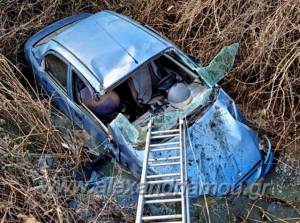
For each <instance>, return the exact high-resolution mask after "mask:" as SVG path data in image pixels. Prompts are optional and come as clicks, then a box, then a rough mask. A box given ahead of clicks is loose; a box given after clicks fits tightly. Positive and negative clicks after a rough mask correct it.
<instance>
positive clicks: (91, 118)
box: [68, 67, 110, 146]
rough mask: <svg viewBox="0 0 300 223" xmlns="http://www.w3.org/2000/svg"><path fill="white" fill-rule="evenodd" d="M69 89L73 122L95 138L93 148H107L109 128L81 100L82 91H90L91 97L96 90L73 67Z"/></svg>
mask: <svg viewBox="0 0 300 223" xmlns="http://www.w3.org/2000/svg"><path fill="white" fill-rule="evenodd" d="M68 88H69V91H68V92H69V97H70V98H71V99H72V103H71V104H70V108H71V113H72V120H73V121H74V122H75V123H76V124H77V125H78V126H79V127H80V128H83V129H85V130H86V131H87V132H88V133H89V135H90V136H92V137H93V146H95V143H96V144H98V145H102V146H106V145H107V142H109V139H110V137H109V132H108V129H107V127H106V126H105V125H104V124H103V123H102V121H101V120H100V119H99V118H98V117H97V116H96V115H95V114H94V113H93V112H92V111H91V110H90V109H89V108H88V107H87V106H86V105H85V104H84V102H83V101H82V100H81V99H80V89H82V88H86V89H88V91H90V94H91V95H94V90H93V88H92V87H91V85H90V84H89V82H88V81H87V80H86V79H85V78H84V76H83V75H81V74H80V73H79V72H78V71H77V70H76V69H75V68H73V67H71V69H70V82H69V85H68Z"/></svg>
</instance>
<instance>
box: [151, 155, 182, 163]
mask: <svg viewBox="0 0 300 223" xmlns="http://www.w3.org/2000/svg"><path fill="white" fill-rule="evenodd" d="M178 159H180V156H171V157H166V158H157V159H149V162H155V161H166V160H178Z"/></svg>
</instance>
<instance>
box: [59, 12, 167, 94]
mask: <svg viewBox="0 0 300 223" xmlns="http://www.w3.org/2000/svg"><path fill="white" fill-rule="evenodd" d="M54 41H56V42H58V43H59V44H60V45H62V46H64V47H65V48H66V49H68V50H69V51H70V52H71V53H72V54H73V55H76V57H77V58H78V59H79V60H80V61H81V62H82V63H83V64H85V65H86V66H87V68H88V69H89V70H90V71H91V72H92V73H93V74H94V75H95V76H96V77H97V78H98V79H99V81H101V82H102V85H103V88H104V89H106V88H108V87H110V86H111V85H113V84H115V83H116V82H117V81H119V80H121V79H123V78H124V77H126V75H127V74H130V73H131V72H132V71H133V70H135V69H136V68H137V67H139V66H140V65H141V64H142V63H144V62H145V61H147V60H148V59H150V58H151V57H153V56H154V55H157V54H158V53H160V52H162V51H164V50H165V49H167V48H169V47H171V46H172V45H171V44H170V43H168V42H166V41H164V40H163V38H160V37H159V36H156V35H155V34H154V33H153V32H148V30H147V28H144V27H142V26H140V25H138V24H137V23H135V22H134V21H132V20H130V19H129V18H127V17H125V16H121V15H119V14H116V13H113V12H110V11H102V12H99V13H96V14H94V15H91V16H89V17H88V18H86V19H83V20H81V21H80V22H78V23H76V24H75V25H74V26H72V27H70V28H68V29H67V30H65V31H63V32H62V33H60V34H59V35H57V36H56V37H55V38H54Z"/></svg>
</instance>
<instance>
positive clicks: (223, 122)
mask: <svg viewBox="0 0 300 223" xmlns="http://www.w3.org/2000/svg"><path fill="white" fill-rule="evenodd" d="M237 48H238V45H237V44H233V45H230V46H227V47H224V48H223V50H221V52H220V53H219V54H218V55H217V56H216V57H215V58H214V59H213V60H212V61H211V63H210V64H209V65H208V66H206V67H202V66H200V65H198V64H197V63H196V62H194V61H193V60H192V59H191V58H190V57H189V56H187V55H186V54H184V53H183V52H182V51H181V50H180V49H178V48H177V47H176V46H175V45H174V44H173V43H171V42H170V41H169V40H167V39H166V38H164V37H163V36H161V35H160V34H159V33H158V32H156V31H155V30H153V29H152V28H150V27H148V26H144V25H142V24H140V23H137V22H135V21H133V20H131V19H129V18H127V17H125V16H123V15H120V14H117V13H114V12H110V11H102V12H99V13H96V14H89V13H82V14H79V15H74V16H70V17H67V18H65V19H62V20H59V21H57V22H55V23H53V24H51V25H49V26H47V27H45V28H44V29H42V30H41V31H40V32H38V33H36V34H35V35H33V36H32V37H31V38H30V39H29V40H28V41H27V42H26V44H25V49H24V51H25V58H26V61H27V63H28V64H29V65H30V66H31V68H32V70H33V72H34V74H35V78H36V81H37V83H38V84H39V86H40V87H41V88H42V90H43V91H44V92H45V93H46V94H47V95H49V96H50V97H51V100H52V102H53V104H54V105H55V106H56V107H57V108H58V109H60V110H61V111H62V112H63V113H65V114H66V115H67V116H68V117H70V119H71V120H73V121H74V122H75V123H76V124H77V125H78V126H79V127H80V128H83V129H85V130H86V131H87V132H88V133H89V134H90V135H91V136H92V137H93V138H94V139H96V140H97V141H98V142H99V146H101V147H105V148H106V149H108V150H110V151H111V153H112V154H113V156H114V158H115V159H116V160H117V161H118V162H119V163H120V164H121V165H122V166H123V167H124V168H126V169H128V170H130V171H131V172H132V174H133V175H135V176H137V177H138V176H139V175H140V174H141V169H142V161H143V148H144V143H145V141H144V140H145V132H146V129H147V122H148V121H149V120H150V119H152V120H154V126H155V128H156V129H157V130H166V129H172V128H175V127H176V122H177V120H178V118H179V117H182V118H184V120H185V121H186V125H187V132H188V137H187V139H186V142H185V143H186V145H187V147H186V149H187V159H188V178H189V182H190V183H191V184H193V185H195V188H196V189H195V191H194V192H192V193H191V195H195V196H198V195H201V194H211V195H220V194H224V193H227V192H229V191H231V190H235V189H236V188H238V187H239V186H241V185H247V184H249V183H252V182H255V181H257V180H258V179H259V178H260V177H262V176H265V175H266V174H267V173H268V172H269V171H270V168H271V166H272V160H273V153H272V151H271V145H270V142H269V140H268V139H267V137H260V136H259V135H258V133H257V132H255V131H253V130H252V129H251V128H249V127H248V125H247V123H246V121H245V119H244V118H243V117H242V115H241V114H240V112H239V110H238V108H237V107H236V105H235V103H234V101H233V100H232V99H231V98H230V97H229V96H228V95H227V94H226V93H225V91H224V90H223V89H222V88H220V87H219V86H218V85H217V83H218V81H220V80H221V79H222V78H224V77H225V76H226V74H227V73H228V72H229V70H230V68H231V67H232V65H233V63H234V58H235V55H236V52H237ZM141 75H145V76H141ZM177 83H183V84H184V85H185V86H186V89H189V90H188V92H190V95H189V97H190V100H189V103H188V104H185V105H184V106H181V107H176V106H177V105H176V106H175V105H172V104H171V102H170V101H168V97H167V95H168V94H169V92H170V89H171V88H172V87H174V86H175V85H176V84H177ZM83 92H85V94H83ZM83 98H87V99H88V100H89V102H86V101H84V100H83ZM129 98H130V99H129ZM98 105H99V106H98ZM97 106H98V107H97ZM95 107H97V109H98V110H97V109H94V108H95ZM175 107H176V108H175ZM104 111H105V112H104ZM172 140H176V138H173V139H171V140H170V141H172ZM261 142H263V143H261ZM165 155H166V154H164V156H165ZM172 155H173V154H172V152H171V151H170V152H169V154H168V156H172ZM152 156H153V158H160V157H162V156H163V155H162V154H159V153H157V154H155V155H152ZM169 168H171V167H169ZM152 171H154V172H155V171H174V169H169V170H168V169H167V170H159V169H156V170H155V169H153V170H152Z"/></svg>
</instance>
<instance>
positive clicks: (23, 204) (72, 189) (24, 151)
mask: <svg viewBox="0 0 300 223" xmlns="http://www.w3.org/2000/svg"><path fill="white" fill-rule="evenodd" d="M17 74H18V76H19V77H20V76H21V73H20V72H19V71H18V70H17V68H16V67H14V66H13V65H12V64H11V63H10V62H9V61H8V60H7V59H6V58H5V57H4V56H2V55H0V101H1V103H0V119H1V120H2V121H1V124H2V127H4V130H3V129H2V131H1V132H0V137H1V138H0V156H1V158H0V191H1V192H0V216H1V218H0V219H1V222H18V221H20V222H27V221H28V222H30V221H29V220H32V221H33V222H34V223H37V222H63V221H65V222H85V221H86V220H87V219H88V220H89V221H94V220H95V221H97V220H96V219H98V221H100V220H99V219H101V221H102V222H104V221H117V222H119V221H123V222H127V221H131V220H132V213H129V211H128V210H125V209H123V208H121V207H120V206H119V205H118V204H116V203H115V201H114V199H113V198H108V197H105V196H100V195H97V194H92V193H86V192H85V191H84V190H80V189H79V187H78V186H77V184H76V182H75V180H74V179H73V178H72V177H71V176H72V174H71V173H72V170H75V169H76V167H78V166H80V163H82V162H84V161H85V160H86V155H85V154H83V153H78V151H81V148H77V147H75V148H73V149H66V148H64V147H63V146H62V143H63V142H65V141H64V139H63V138H62V137H61V136H60V135H61V134H60V133H59V132H58V130H56V129H55V127H54V126H53V125H52V123H51V112H52V111H51V109H50V106H49V104H48V103H49V102H48V101H46V100H41V99H39V97H38V95H32V94H34V91H33V90H32V91H31V92H32V94H30V93H28V91H27V90H25V89H24V86H23V85H22V84H21V83H20V81H19V80H18V79H17V78H16V75H17ZM33 96H34V98H35V99H33ZM3 120H5V123H3V122H4V121H3ZM8 126H9V128H8ZM46 157H47V158H46ZM48 158H51V159H52V160H53V162H54V163H53V167H52V168H47V167H46V166H45V164H44V163H45V161H44V160H45V159H48ZM70 200H76V201H77V202H78V206H77V208H69V206H68V202H69V201H70ZM87 214H88V216H89V217H88V218H87V217H86V215H87ZM80 219H82V220H80Z"/></svg>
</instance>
